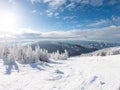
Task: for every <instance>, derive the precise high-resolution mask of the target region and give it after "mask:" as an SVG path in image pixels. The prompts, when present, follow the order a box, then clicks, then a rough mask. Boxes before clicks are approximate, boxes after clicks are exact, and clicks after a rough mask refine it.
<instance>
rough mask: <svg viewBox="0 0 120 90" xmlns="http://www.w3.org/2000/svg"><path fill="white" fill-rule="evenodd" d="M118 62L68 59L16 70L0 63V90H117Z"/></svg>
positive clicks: (119, 82) (113, 59)
mask: <svg viewBox="0 0 120 90" xmlns="http://www.w3.org/2000/svg"><path fill="white" fill-rule="evenodd" d="M119 58H120V55H116V56H106V57H72V58H69V60H63V61H62V60H61V61H60V60H59V61H51V62H49V63H39V64H27V65H21V64H18V63H17V65H18V66H17V65H11V66H5V65H3V61H2V60H0V90H120V59H119ZM6 67H7V68H6ZM6 72H7V73H6Z"/></svg>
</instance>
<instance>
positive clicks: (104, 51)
mask: <svg viewBox="0 0 120 90" xmlns="http://www.w3.org/2000/svg"><path fill="white" fill-rule="evenodd" d="M118 54H120V47H111V48H105V49H101V50H98V51H95V52H92V53H87V54H82V55H81V56H108V55H118Z"/></svg>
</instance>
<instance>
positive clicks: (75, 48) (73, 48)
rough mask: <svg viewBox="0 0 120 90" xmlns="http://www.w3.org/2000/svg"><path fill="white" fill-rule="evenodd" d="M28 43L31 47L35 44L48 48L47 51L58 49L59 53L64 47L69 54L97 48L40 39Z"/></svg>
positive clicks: (78, 53) (74, 54) (73, 54)
mask: <svg viewBox="0 0 120 90" xmlns="http://www.w3.org/2000/svg"><path fill="white" fill-rule="evenodd" d="M30 45H31V46H32V48H33V49H34V48H35V46H37V45H38V46H40V47H41V48H44V49H46V50H48V52H49V53H52V52H56V51H57V50H59V51H60V53H63V52H64V50H65V49H66V50H67V51H68V52H69V55H70V56H76V55H80V54H83V53H88V52H93V51H95V50H97V49H96V48H87V47H84V46H81V45H79V44H69V43H65V42H57V41H40V42H37V43H32V44H30Z"/></svg>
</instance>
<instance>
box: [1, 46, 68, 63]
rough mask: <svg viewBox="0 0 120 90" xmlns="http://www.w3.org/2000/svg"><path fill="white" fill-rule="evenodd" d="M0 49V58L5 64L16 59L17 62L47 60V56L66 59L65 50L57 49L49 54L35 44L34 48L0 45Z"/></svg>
mask: <svg viewBox="0 0 120 90" xmlns="http://www.w3.org/2000/svg"><path fill="white" fill-rule="evenodd" d="M0 51H1V52H0V58H2V59H3V60H4V62H5V64H11V63H15V62H16V61H17V62H19V63H36V62H39V61H44V62H47V61H48V60H49V58H52V59H55V60H66V59H67V58H68V52H67V50H65V52H64V53H61V54H60V53H59V51H57V52H54V53H52V54H50V53H48V51H47V50H45V49H42V48H40V47H39V46H36V47H35V50H33V49H32V48H31V46H27V47H25V46H20V45H18V46H3V47H0Z"/></svg>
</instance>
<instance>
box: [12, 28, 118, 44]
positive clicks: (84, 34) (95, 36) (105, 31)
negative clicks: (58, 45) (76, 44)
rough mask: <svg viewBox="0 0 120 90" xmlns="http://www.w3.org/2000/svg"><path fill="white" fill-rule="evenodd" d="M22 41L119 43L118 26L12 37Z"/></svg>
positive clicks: (27, 33)
mask: <svg viewBox="0 0 120 90" xmlns="http://www.w3.org/2000/svg"><path fill="white" fill-rule="evenodd" d="M14 37H15V39H17V40H18V39H22V40H27V39H28V40H44V39H47V40H53V39H54V40H87V41H107V42H119V43H120V26H110V27H105V28H101V29H100V28H99V29H98V28H94V29H92V30H91V29H87V30H69V31H51V32H25V33H21V34H18V35H15V36H14Z"/></svg>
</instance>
